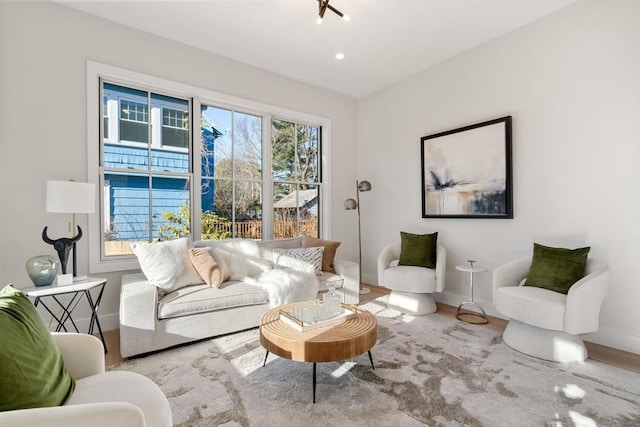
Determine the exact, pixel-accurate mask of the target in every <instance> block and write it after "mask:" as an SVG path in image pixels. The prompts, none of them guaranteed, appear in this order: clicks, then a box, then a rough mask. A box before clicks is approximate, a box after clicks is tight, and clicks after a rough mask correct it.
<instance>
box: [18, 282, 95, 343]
mask: <svg viewBox="0 0 640 427" xmlns="http://www.w3.org/2000/svg"><path fill="white" fill-rule="evenodd" d="M106 284H107V279H102V278H98V277H89V278H87V279H86V280H82V281H79V282H73V283H72V284H70V285H61V286H58V285H51V286H38V287H34V286H32V287H30V288H27V289H24V290H23V292H25V293H26V294H27V296H29V297H31V298H35V300H34V302H33V305H34V306H36V307H37V306H38V305H39V304H42V306H43V307H44V309H45V310H47V312H48V313H49V314H50V315H51V316H52V317H53V319H55V321H56V322H58V324H57V325H56V328H55V331H56V332H60V331H64V332H68V331H67V326H66V323H67V322H70V323H71V325H72V326H73V329H74V330H75V331H76V332H80V331H79V330H78V325H76V322H75V320H73V317H71V314H72V313H73V310H75V308H76V307H77V305H78V303H79V302H80V301H81V300H82V297H83V296H85V297H86V299H87V302H88V303H89V308H90V309H91V319H90V321H89V331H88V334H89V335H93V330H94V328H96V327H97V329H98V333H99V334H100V340H101V341H102V345H103V347H104V352H105V353H107V345H106V343H105V342H104V335H103V334H102V328H101V327H100V319H98V308H99V307H100V301H101V300H102V294H103V292H104V286H105V285H106ZM92 291H93V293H94V294H95V298H94V296H92V295H91V292H92ZM66 294H70V295H71V299H70V300H69V301H68V302H66V303H65V302H64V300H62V299H60V298H59V296H61V295H66ZM43 298H50V299H52V300H53V301H49V305H51V304H53V303H54V302H55V303H56V304H57V307H59V308H60V309H62V312H61V313H56V306H55V305H54V306H53V307H49V305H47V302H46V300H45V299H43Z"/></svg>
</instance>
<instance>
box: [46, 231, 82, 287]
mask: <svg viewBox="0 0 640 427" xmlns="http://www.w3.org/2000/svg"><path fill="white" fill-rule="evenodd" d="M81 237H82V229H81V228H80V226H78V234H77V235H75V236H74V237H71V238H69V237H63V238H61V239H56V240H53V239H50V238H49V236H47V227H45V228H44V230H42V240H44V241H45V242H46V243H49V244H50V245H53V248H54V249H55V250H56V252H58V257H59V258H60V263H61V264H62V274H67V260H68V259H69V251H71V249H73V276H74V277H75V276H76V260H75V258H76V250H75V246H76V242H77V241H78V240H80V238H81Z"/></svg>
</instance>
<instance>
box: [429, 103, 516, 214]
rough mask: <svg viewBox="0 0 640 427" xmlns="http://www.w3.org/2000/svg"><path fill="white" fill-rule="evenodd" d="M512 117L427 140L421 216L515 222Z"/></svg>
mask: <svg viewBox="0 0 640 427" xmlns="http://www.w3.org/2000/svg"><path fill="white" fill-rule="evenodd" d="M511 122H512V118H511V116H506V117H500V118H498V119H493V120H488V121H485V122H482V123H476V124H472V125H468V126H464V127H460V128H457V129H452V130H448V131H444V132H439V133H435V134H433V135H427V136H423V137H422V138H421V139H420V145H421V147H420V148H421V150H420V152H421V158H422V160H421V163H422V217H423V218H499V219H512V218H513V174H512V160H511V156H512V152H511V150H512V139H511V133H512V123H511Z"/></svg>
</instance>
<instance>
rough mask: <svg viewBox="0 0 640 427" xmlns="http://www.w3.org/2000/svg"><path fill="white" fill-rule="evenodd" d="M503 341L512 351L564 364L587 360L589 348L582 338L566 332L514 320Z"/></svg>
mask: <svg viewBox="0 0 640 427" xmlns="http://www.w3.org/2000/svg"><path fill="white" fill-rule="evenodd" d="M502 339H503V341H504V342H505V344H507V345H508V346H509V347H511V348H512V349H514V350H517V351H519V352H520V353H524V354H527V355H529V356H533V357H537V358H539V359H544V360H550V361H552V362H563V363H571V362H583V361H584V360H586V359H587V348H586V347H585V346H584V342H583V341H582V338H580V336H578V335H570V334H568V333H566V332H564V331H552V330H549V329H542V328H537V327H535V326H531V325H528V324H526V323H522V322H518V321H517V320H513V319H512V320H510V321H509V324H507V327H506V329H505V330H504V333H503V334H502Z"/></svg>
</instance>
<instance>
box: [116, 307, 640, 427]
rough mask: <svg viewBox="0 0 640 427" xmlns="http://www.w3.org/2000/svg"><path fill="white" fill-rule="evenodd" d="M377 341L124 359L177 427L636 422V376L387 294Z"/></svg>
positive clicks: (244, 338)
mask: <svg viewBox="0 0 640 427" xmlns="http://www.w3.org/2000/svg"><path fill="white" fill-rule="evenodd" d="M363 307H364V308H367V309H368V310H370V311H371V312H373V313H375V314H376V315H377V318H378V343H377V344H376V346H375V347H374V348H373V349H372V354H373V360H374V363H375V370H372V369H371V366H370V363H369V359H368V357H367V354H366V353H365V354H363V355H361V356H359V357H357V358H355V359H353V360H348V361H344V362H335V363H322V364H318V366H317V371H318V372H317V375H318V377H317V378H318V384H317V395H316V403H315V404H314V403H312V364H310V363H300V362H292V361H289V360H286V359H282V358H278V357H277V356H274V355H269V359H268V361H267V365H266V366H265V367H262V362H263V359H264V356H265V351H264V349H263V348H262V347H261V345H260V341H259V337H258V330H257V329H254V330H250V331H245V332H240V333H237V334H232V335H228V336H224V337H219V338H216V339H211V340H206V341H201V342H198V343H195V344H191V345H188V346H184V347H180V348H175V349H171V350H166V351H163V352H160V353H157V354H153V355H149V356H146V357H142V358H138V359H132V360H128V361H125V362H123V363H121V364H119V365H117V366H114V367H112V368H111V369H112V370H128V371H134V372H138V373H140V374H143V375H145V376H147V377H149V378H151V379H152V380H153V381H155V382H156V383H157V384H158V385H159V386H160V388H161V389H162V390H163V391H164V393H165V394H166V395H167V397H168V398H169V402H170V404H171V408H172V410H173V417H174V423H175V425H176V426H219V425H224V426H296V427H299V426H305V427H309V426H422V425H428V426H487V427H489V426H491V427H494V426H496V427H501V426H509V427H516V426H553V427H560V426H562V427H568V426H581V427H582V426H585V427H590V426H629V427H631V426H640V375H639V374H635V373H632V372H630V371H626V370H623V369H619V368H615V367H612V366H608V365H605V364H602V363H599V362H595V361H591V360H588V361H587V362H586V363H576V364H556V363H551V362H545V361H541V360H538V359H535V358H532V357H528V356H526V355H523V354H520V353H518V352H516V351H514V350H512V349H510V348H509V347H507V346H506V345H505V344H504V343H503V342H502V339H501V336H500V335H499V334H496V333H495V332H492V331H490V330H487V329H483V328H481V327H478V326H474V325H470V324H467V323H464V322H460V321H458V320H455V319H451V318H448V317H445V316H442V315H439V314H437V313H435V314H431V315H427V316H416V317H412V316H404V315H402V314H400V313H398V312H395V311H392V310H389V309H385V308H384V305H383V304H382V303H380V302H379V301H373V302H371V303H368V304H366V305H365V306H363Z"/></svg>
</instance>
